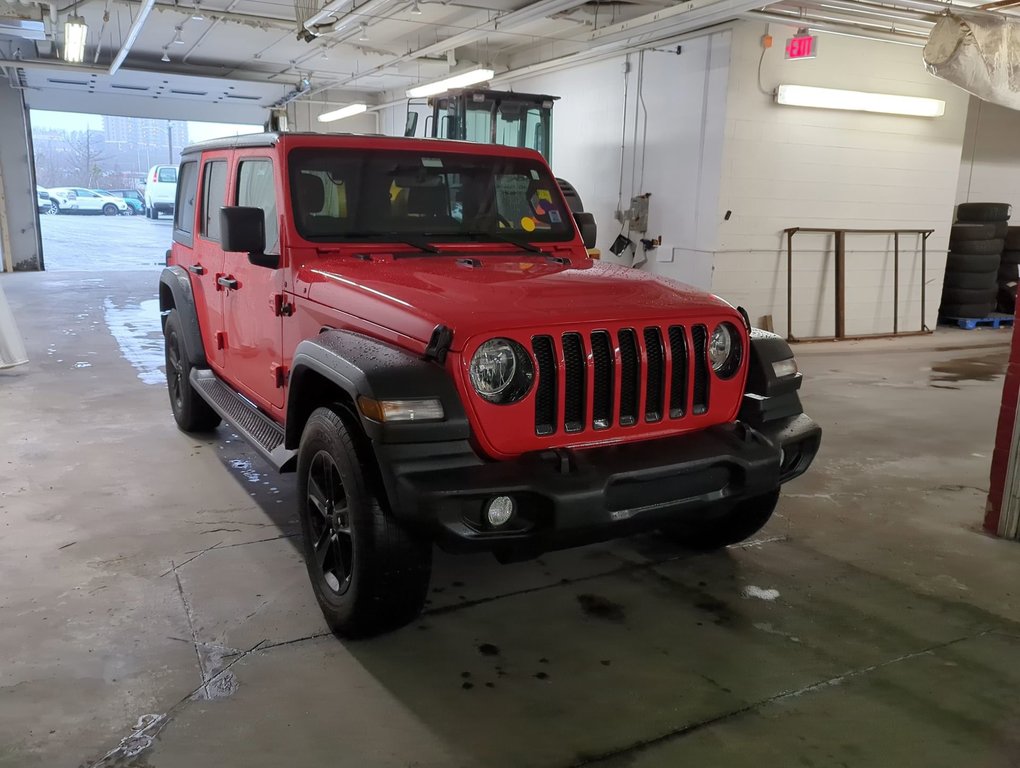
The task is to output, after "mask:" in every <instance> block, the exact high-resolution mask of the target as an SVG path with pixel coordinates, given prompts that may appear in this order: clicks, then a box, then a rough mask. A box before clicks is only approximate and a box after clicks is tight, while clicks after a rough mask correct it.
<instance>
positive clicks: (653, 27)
mask: <svg viewBox="0 0 1020 768" xmlns="http://www.w3.org/2000/svg"><path fill="white" fill-rule="evenodd" d="M762 5H763V3H762V1H761V0H691V1H690V2H686V3H680V4H677V5H673V6H670V7H668V8H664V9H662V10H659V11H655V12H654V13H646V14H645V15H644V16H638V17H637V18H634V19H629V20H627V21H621V22H620V23H618V24H611V25H609V26H607V27H602V28H601V29H597V30H595V31H594V32H592V33H591V34H589V35H588V37H587V40H588V42H591V43H613V42H618V41H620V40H634V39H636V38H641V37H646V38H649V39H651V38H663V37H667V36H669V35H671V34H679V33H682V32H687V31H690V30H694V29H698V28H703V27H710V26H712V25H714V24H722V23H724V22H727V21H732V20H734V19H737V18H740V16H741V15H742V14H744V13H747V12H748V11H751V10H753V9H756V8H761V7H762ZM642 42H643V41H642Z"/></svg>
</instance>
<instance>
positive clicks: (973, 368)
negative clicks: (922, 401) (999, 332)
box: [929, 347, 1009, 389]
mask: <svg viewBox="0 0 1020 768" xmlns="http://www.w3.org/2000/svg"><path fill="white" fill-rule="evenodd" d="M1008 363H1009V349H1008V348H1005V347H998V348H996V349H995V350H994V351H991V352H987V353H985V354H983V355H973V356H971V357H957V358H954V359H952V360H946V361H945V362H941V363H936V364H935V365H933V366H932V367H931V376H930V377H929V385H930V386H932V387H936V388H942V389H946V388H948V387H946V386H945V385H946V384H959V383H961V382H966V381H994V380H995V379H996V378H998V377H999V376H1002V375H1004V374H1005V373H1006V365H1007V364H1008ZM940 385H941V387H940Z"/></svg>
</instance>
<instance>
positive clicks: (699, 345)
mask: <svg viewBox="0 0 1020 768" xmlns="http://www.w3.org/2000/svg"><path fill="white" fill-rule="evenodd" d="M691 340H692V341H693V342H694V403H693V406H692V410H693V411H694V413H695V414H702V413H705V412H706V411H707V410H708V328H706V327H705V326H704V325H695V326H694V327H693V328H691Z"/></svg>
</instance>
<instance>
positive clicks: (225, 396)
mask: <svg viewBox="0 0 1020 768" xmlns="http://www.w3.org/2000/svg"><path fill="white" fill-rule="evenodd" d="M191 386H193V387H194V388H195V391H196V392H198V394H200V395H201V396H202V399H203V400H205V401H206V402H207V403H209V405H210V406H211V407H212V409H213V410H214V411H216V413H218V414H219V415H220V416H221V417H223V420H224V421H225V422H227V423H228V424H230V426H232V427H233V428H234V429H236V430H237V433H238V434H239V435H241V437H243V438H244V439H245V440H247V441H248V442H249V443H251V446H252V447H253V448H254V449H255V450H256V451H258V453H259V454H260V455H261V456H262V458H264V459H265V460H266V461H268V462H269V463H270V464H272V465H273V466H274V467H276V469H277V471H279V472H293V471H294V470H295V469H296V467H297V451H291V450H288V449H287V448H285V447H284V445H283V439H284V434H283V427H281V426H280V425H279V424H277V423H276V422H275V421H273V420H272V419H270V418H269V417H268V416H266V415H265V414H264V413H262V412H261V411H260V410H259V409H258V408H256V407H255V406H254V405H253V404H252V403H250V402H248V401H247V400H246V399H245V398H243V397H241V395H239V394H237V392H235V391H234V390H232V389H231V388H230V387H229V386H227V385H226V384H224V383H223V382H222V381H221V380H220V379H219V378H218V377H217V376H216V374H215V373H213V372H212V371H210V370H209V369H208V368H192V369H191Z"/></svg>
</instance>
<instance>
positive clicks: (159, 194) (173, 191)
mask: <svg viewBox="0 0 1020 768" xmlns="http://www.w3.org/2000/svg"><path fill="white" fill-rule="evenodd" d="M176 202H177V166H176V165H154V166H152V167H151V168H150V169H149V173H148V175H146V177H145V215H146V217H147V218H150V219H158V218H159V214H161V213H169V214H170V215H171V216H173V213H174V205H175V203H176Z"/></svg>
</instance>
